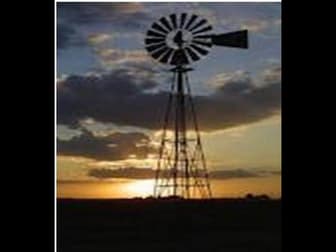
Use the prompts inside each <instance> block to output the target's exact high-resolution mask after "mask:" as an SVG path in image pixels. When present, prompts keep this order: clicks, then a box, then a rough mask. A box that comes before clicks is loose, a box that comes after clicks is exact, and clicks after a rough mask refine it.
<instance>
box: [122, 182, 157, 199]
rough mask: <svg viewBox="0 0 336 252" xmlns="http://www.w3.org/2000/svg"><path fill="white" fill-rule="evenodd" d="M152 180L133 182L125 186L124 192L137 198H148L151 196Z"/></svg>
mask: <svg viewBox="0 0 336 252" xmlns="http://www.w3.org/2000/svg"><path fill="white" fill-rule="evenodd" d="M153 187H154V180H153V179H146V180H135V181H134V182H130V183H128V184H127V185H125V191H127V192H128V193H129V194H131V195H137V196H138V197H148V196H150V195H152V194H153Z"/></svg>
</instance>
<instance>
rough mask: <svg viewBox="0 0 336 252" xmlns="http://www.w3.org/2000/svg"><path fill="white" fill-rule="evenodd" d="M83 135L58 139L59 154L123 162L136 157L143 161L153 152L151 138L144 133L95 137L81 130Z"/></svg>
mask: <svg viewBox="0 0 336 252" xmlns="http://www.w3.org/2000/svg"><path fill="white" fill-rule="evenodd" d="M81 131H82V134H81V135H79V136H75V137H73V138H71V139H70V140H60V139H57V153H58V155H63V156H80V157H87V158H92V159H95V160H106V161H113V160H122V159H127V158H129V156H130V155H136V157H137V158H139V159H143V158H146V157H147V154H148V153H150V152H152V151H153V150H152V149H151V147H149V146H148V144H147V143H148V141H149V138H148V137H147V136H146V135H145V134H142V133H137V132H133V133H113V134H110V135H108V136H94V135H93V134H92V133H91V132H90V131H88V130H85V129H81Z"/></svg>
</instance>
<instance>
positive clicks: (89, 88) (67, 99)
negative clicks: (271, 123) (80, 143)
mask: <svg viewBox="0 0 336 252" xmlns="http://www.w3.org/2000/svg"><path fill="white" fill-rule="evenodd" d="M277 71H278V70H277ZM271 72H272V71H271V70H269V75H268V77H267V78H266V77H264V80H262V81H261V82H262V85H257V84H258V83H254V82H253V80H252V79H250V78H232V79H229V80H228V79H225V80H223V81H222V83H218V80H217V88H216V89H215V90H214V92H213V93H212V94H210V95H204V96H200V95H198V96H194V103H195V105H196V109H197V112H198V117H199V121H200V126H201V129H202V130H205V131H213V130H219V129H224V128H227V127H232V126H237V125H240V124H246V123H251V122H255V121H258V120H261V119H264V118H267V117H269V116H272V115H274V114H277V113H278V112H279V111H280V108H281V103H280V100H281V99H280V95H281V79H280V78H275V77H274V76H275V75H274V74H273V75H272V77H270V74H271ZM158 85H159V84H158V83H156V82H155V81H153V80H152V79H149V78H147V77H146V75H140V74H135V73H134V72H132V71H128V70H118V71H113V72H110V73H109V74H105V75H101V76H69V77H68V78H67V79H65V80H62V81H60V82H59V83H58V90H57V99H58V103H57V112H58V114H57V116H58V123H59V124H67V125H74V124H75V123H76V122H78V121H79V120H81V119H85V118H93V119H94V120H96V121H100V122H103V123H104V122H112V123H114V124H116V125H120V126H137V127H142V128H147V129H159V128H161V126H162V125H161V121H162V114H163V111H164V109H165V105H166V101H167V97H168V94H167V92H165V91H158V92H151V91H152V89H153V88H155V87H158Z"/></svg>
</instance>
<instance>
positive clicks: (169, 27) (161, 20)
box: [160, 17, 173, 31]
mask: <svg viewBox="0 0 336 252" xmlns="http://www.w3.org/2000/svg"><path fill="white" fill-rule="evenodd" d="M160 22H161V23H162V24H163V25H164V26H165V27H166V28H167V29H168V31H171V30H173V28H172V27H171V26H170V24H169V22H168V20H167V19H166V18H165V17H162V18H160Z"/></svg>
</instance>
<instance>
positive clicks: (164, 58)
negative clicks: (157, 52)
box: [160, 48, 174, 63]
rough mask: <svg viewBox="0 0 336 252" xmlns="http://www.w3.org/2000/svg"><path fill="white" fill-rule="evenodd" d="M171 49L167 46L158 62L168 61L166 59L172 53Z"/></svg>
mask: <svg viewBox="0 0 336 252" xmlns="http://www.w3.org/2000/svg"><path fill="white" fill-rule="evenodd" d="M173 51H174V50H173V49H171V48H169V49H168V51H167V52H166V53H165V54H164V55H163V56H162V58H161V59H160V62H162V63H168V60H169V58H170V56H171V54H172V53H173Z"/></svg>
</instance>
